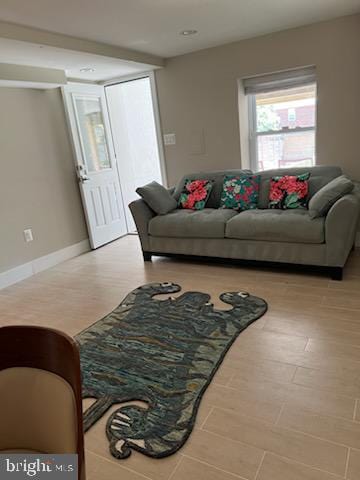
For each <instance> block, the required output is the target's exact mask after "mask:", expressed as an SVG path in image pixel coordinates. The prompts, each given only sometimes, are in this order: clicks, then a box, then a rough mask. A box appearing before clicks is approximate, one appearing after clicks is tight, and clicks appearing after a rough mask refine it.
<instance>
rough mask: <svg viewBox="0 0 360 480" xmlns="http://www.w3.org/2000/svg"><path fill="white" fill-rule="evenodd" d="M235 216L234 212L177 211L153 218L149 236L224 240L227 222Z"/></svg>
mask: <svg viewBox="0 0 360 480" xmlns="http://www.w3.org/2000/svg"><path fill="white" fill-rule="evenodd" d="M235 215H238V213H237V212H235V211H234V210H223V209H214V208H204V209H203V210H183V209H177V210H174V211H173V212H170V213H168V214H167V215H159V216H157V217H154V218H152V219H151V220H150V222H149V234H150V235H153V236H154V237H178V238H224V236H225V226H226V222H227V221H228V220H230V219H231V218H232V217H234V216H235Z"/></svg>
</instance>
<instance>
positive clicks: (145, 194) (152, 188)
mask: <svg viewBox="0 0 360 480" xmlns="http://www.w3.org/2000/svg"><path fill="white" fill-rule="evenodd" d="M136 193H137V194H138V195H140V197H141V198H142V199H143V200H144V202H146V203H147V204H148V205H149V207H150V208H151V209H152V210H154V212H155V213H157V214H158V215H165V214H166V213H169V212H171V211H172V210H175V208H176V207H177V202H176V200H175V198H174V197H173V196H172V195H170V193H169V192H168V190H166V188H165V187H163V186H162V185H160V183H157V182H151V183H148V184H147V185H145V186H144V187H139V188H137V189H136Z"/></svg>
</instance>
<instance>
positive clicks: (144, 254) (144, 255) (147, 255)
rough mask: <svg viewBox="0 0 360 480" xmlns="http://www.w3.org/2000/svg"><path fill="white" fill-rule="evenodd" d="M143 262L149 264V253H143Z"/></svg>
mask: <svg viewBox="0 0 360 480" xmlns="http://www.w3.org/2000/svg"><path fill="white" fill-rule="evenodd" d="M143 257H144V262H151V253H150V252H143Z"/></svg>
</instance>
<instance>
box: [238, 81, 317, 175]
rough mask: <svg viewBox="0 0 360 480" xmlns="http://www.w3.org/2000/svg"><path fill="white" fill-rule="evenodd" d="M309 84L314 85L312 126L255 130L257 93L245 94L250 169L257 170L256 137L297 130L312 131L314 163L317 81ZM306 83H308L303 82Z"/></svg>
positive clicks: (296, 131)
mask: <svg viewBox="0 0 360 480" xmlns="http://www.w3.org/2000/svg"><path fill="white" fill-rule="evenodd" d="M311 84H313V85H315V122H314V126H313V127H295V128H282V129H281V130H268V131H266V132H258V131H257V114H256V95H259V94H260V92H259V93H251V94H248V95H247V102H248V120H249V156H250V168H251V170H253V171H255V172H257V171H260V170H259V161H258V160H259V158H258V157H259V156H258V141H257V139H258V137H261V136H270V135H281V134H285V135H286V134H290V135H291V134H292V133H299V132H309V131H311V132H314V137H315V161H314V164H313V165H311V166H312V167H314V166H315V165H316V159H317V141H316V137H317V135H316V132H317V83H316V82H312V83H311ZM305 85H308V84H304V86H305ZM301 86H302V85H298V86H297V87H293V88H290V89H289V90H292V89H295V88H300V87H301ZM283 90H284V88H282V87H281V85H279V88H278V89H275V88H274V89H273V92H277V91H283Z"/></svg>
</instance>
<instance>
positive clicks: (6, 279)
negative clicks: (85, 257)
mask: <svg viewBox="0 0 360 480" xmlns="http://www.w3.org/2000/svg"><path fill="white" fill-rule="evenodd" d="M89 250H90V244H89V240H83V241H82V242H79V243H75V244H74V245H70V246H69V247H65V248H62V249H61V250H57V251H56V252H52V253H49V254H48V255H44V256H43V257H39V258H35V260H32V261H31V262H28V263H24V264H23V265H19V266H18V267H15V268H12V269H11V270H7V271H6V272H2V273H0V290H1V289H2V288H5V287H9V286H10V285H13V284H14V283H17V282H21V280H25V278H28V277H31V276H32V275H35V274H36V273H39V272H42V271H43V270H47V269H48V268H51V267H54V266H55V265H58V264H59V263H62V262H65V260H69V259H70V258H73V257H77V256H78V255H81V254H82V253H85V252H88V251H89Z"/></svg>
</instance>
